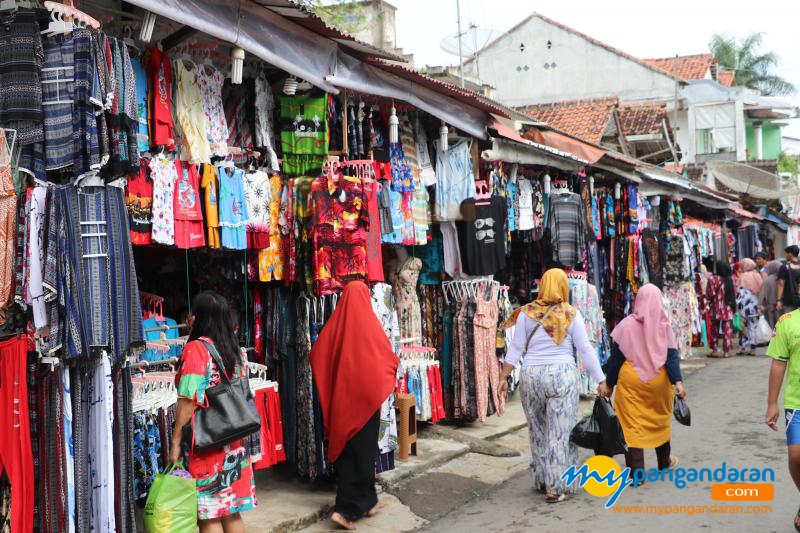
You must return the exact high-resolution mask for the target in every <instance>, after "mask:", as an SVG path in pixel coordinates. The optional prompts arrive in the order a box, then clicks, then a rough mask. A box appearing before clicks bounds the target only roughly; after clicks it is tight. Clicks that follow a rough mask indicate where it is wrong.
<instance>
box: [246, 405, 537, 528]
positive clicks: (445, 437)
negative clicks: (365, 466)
mask: <svg viewBox="0 0 800 533" xmlns="http://www.w3.org/2000/svg"><path fill="white" fill-rule="evenodd" d="M524 427H526V422H525V415H524V413H523V411H522V406H521V405H520V402H519V397H518V395H516V394H515V395H514V396H513V397H512V398H510V399H509V402H508V404H507V406H506V412H505V414H504V415H503V416H502V417H498V416H491V417H489V418H487V420H486V422H484V423H480V422H474V423H471V424H465V425H461V426H454V425H449V426H445V425H431V424H425V423H419V424H418V443H417V455H416V456H411V457H410V458H409V460H408V461H399V460H398V461H396V462H395V469H394V470H392V471H390V472H386V473H383V474H380V475H378V484H379V486H380V487H381V488H382V489H384V490H385V491H391V490H393V489H396V488H397V487H398V486H399V485H400V484H401V483H402V482H403V481H406V480H408V479H410V478H413V477H416V476H419V475H421V474H424V473H426V472H430V471H433V470H434V469H436V468H438V467H443V466H444V465H446V464H447V463H449V462H451V461H452V460H453V459H455V458H458V457H460V456H464V455H466V454H469V453H470V452H471V451H472V449H471V446H470V442H472V443H473V444H474V445H477V444H476V443H486V442H492V441H495V440H497V439H500V438H501V437H503V436H505V435H508V434H510V433H513V432H515V431H518V430H520V429H521V428H524ZM497 448H498V449H499V450H500V451H501V452H505V450H503V448H508V447H507V446H504V445H503V444H502V443H500V442H498V444H497ZM514 455H516V456H519V452H518V451H514ZM256 490H257V494H258V501H259V506H258V508H256V509H255V510H253V511H248V512H246V513H243V514H242V516H243V517H244V520H245V523H246V525H247V528H248V530H250V531H270V532H275V533H284V532H291V531H298V530H301V529H303V528H305V527H308V526H311V525H313V524H316V523H317V522H319V521H320V520H321V519H322V518H324V517H326V516H327V515H328V514H329V513H330V511H331V509H332V508H333V504H334V501H335V499H336V487H335V485H334V484H332V483H330V482H327V481H319V480H317V481H303V480H299V479H297V476H296V475H295V474H294V472H293V471H292V470H291V468H289V467H287V466H278V467H273V468H271V469H269V470H265V471H260V472H256ZM382 498H385V499H386V500H387V503H388V504H389V505H388V507H387V509H386V512H385V513H384V512H382V513H381V516H382V518H383V519H384V520H386V519H389V520H391V517H392V516H393V512H394V511H393V509H395V508H396V507H397V506H401V505H402V504H400V502H399V500H397V499H396V498H394V497H392V496H389V495H384V496H382ZM400 514H402V513H400ZM397 516H399V515H397ZM403 516H406V515H405V514H403ZM396 525H397V527H400V526H401V525H402V526H403V527H402V528H401V529H398V531H402V530H406V531H407V530H408V529H413V527H418V526H419V525H421V524H409V523H407V522H403V523H402V524H400V523H397V524H396ZM409 526H411V527H409ZM315 530H316V531H318V530H319V529H315Z"/></svg>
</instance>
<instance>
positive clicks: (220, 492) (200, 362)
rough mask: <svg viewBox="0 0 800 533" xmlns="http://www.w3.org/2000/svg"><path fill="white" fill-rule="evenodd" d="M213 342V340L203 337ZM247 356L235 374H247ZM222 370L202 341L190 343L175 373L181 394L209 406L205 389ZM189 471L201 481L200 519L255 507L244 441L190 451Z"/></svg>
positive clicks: (198, 405)
mask: <svg viewBox="0 0 800 533" xmlns="http://www.w3.org/2000/svg"><path fill="white" fill-rule="evenodd" d="M203 340H204V341H205V342H207V343H209V344H212V345H213V344H214V343H213V342H212V341H211V340H210V339H206V338H203ZM246 372H247V366H246V359H245V358H244V355H243V356H242V364H241V365H237V366H236V369H235V370H234V373H233V375H232V376H231V377H237V376H242V375H245V373H246ZM220 381H221V379H220V375H219V370H218V369H217V365H216V364H215V363H214V360H213V359H212V358H211V356H210V355H209V353H208V350H207V349H206V347H205V346H204V345H203V343H202V342H200V341H192V342H189V343H187V344H186V347H185V348H184V350H183V354H182V355H181V361H180V370H179V371H178V374H177V375H176V376H175V384H176V385H177V387H178V396H179V397H180V398H186V399H187V400H191V401H192V402H194V403H195V404H196V405H197V408H198V409H204V408H206V407H208V400H207V398H206V395H205V392H206V390H207V389H209V388H210V387H214V386H216V385H218V384H219V383H220ZM188 469H189V472H190V473H191V474H192V476H194V478H195V479H196V480H197V518H198V519H199V520H208V519H213V518H222V517H225V516H230V515H233V514H236V513H239V512H241V511H247V510H250V509H252V508H254V507H255V506H256V505H257V504H258V501H257V499H256V487H255V481H254V480H253V467H252V465H251V464H250V456H249V454H248V453H247V450H246V449H245V448H244V446H242V442H241V441H240V440H237V441H234V442H232V443H230V444H228V445H226V446H224V447H223V448H221V449H219V450H210V451H205V452H193V451H191V450H190V451H189V466H188Z"/></svg>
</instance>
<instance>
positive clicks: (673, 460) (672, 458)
mask: <svg viewBox="0 0 800 533" xmlns="http://www.w3.org/2000/svg"><path fill="white" fill-rule="evenodd" d="M678 463H680V460H679V459H678V456H677V455H670V456H669V466H668V467H667V468H668V469H670V470H672V469H673V468H675V467H676V466H678Z"/></svg>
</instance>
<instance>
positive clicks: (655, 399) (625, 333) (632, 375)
mask: <svg viewBox="0 0 800 533" xmlns="http://www.w3.org/2000/svg"><path fill="white" fill-rule="evenodd" d="M611 338H612V339H613V341H614V342H613V344H612V347H611V357H610V358H609V360H608V367H607V372H606V383H605V384H602V385H601V386H600V387H599V388H598V392H599V393H600V394H603V395H605V396H610V395H611V392H612V391H613V389H614V386H615V385H616V386H617V394H616V395H615V397H614V408H615V410H616V412H617V417H618V418H619V422H620V425H621V426H622V431H623V433H624V434H625V441H626V442H627V443H628V453H626V454H625V464H626V465H627V466H628V467H629V468H630V469H631V472H633V471H634V470H636V469H637V468H644V449H645V448H655V450H656V457H657V458H658V469H659V470H664V469H666V468H674V467H675V466H676V465H677V464H678V458H677V457H675V456H673V455H670V451H671V449H670V437H671V434H670V420H671V418H672V402H673V396H674V395H675V394H677V395H678V396H680V397H681V398H684V397H686V390H685V389H684V387H683V380H682V377H681V366H680V358H679V357H678V350H677V344H676V343H675V335H674V333H673V331H672V326H671V325H670V321H669V318H668V317H667V313H666V312H665V311H664V301H663V297H662V295H661V290H659V288H658V287H656V286H655V285H652V284H647V285H644V286H642V287H641V288H640V289H639V292H638V294H637V295H636V301H635V302H634V306H633V314H631V315H629V316H628V317H626V318H625V319H624V320H622V322H620V323H619V324H618V325H617V327H616V328H614V331H612V332H611ZM673 384H674V385H675V387H674V389H673Z"/></svg>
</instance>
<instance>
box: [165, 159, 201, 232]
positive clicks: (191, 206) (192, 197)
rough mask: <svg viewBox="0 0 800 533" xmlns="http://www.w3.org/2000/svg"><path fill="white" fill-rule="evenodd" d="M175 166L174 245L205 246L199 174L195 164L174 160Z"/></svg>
mask: <svg viewBox="0 0 800 533" xmlns="http://www.w3.org/2000/svg"><path fill="white" fill-rule="evenodd" d="M175 168H176V169H177V172H178V179H177V180H176V181H175V194H174V198H173V200H174V207H173V213H174V217H175V246H177V247H178V248H197V247H200V246H205V245H206V238H205V233H204V231H203V211H202V208H201V207H200V176H199V174H198V173H197V165H193V164H191V163H186V162H183V163H181V161H175Z"/></svg>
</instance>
